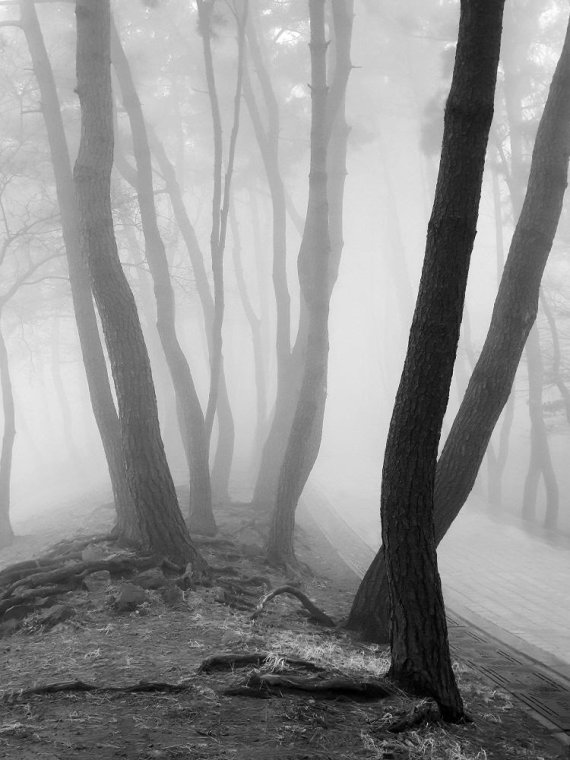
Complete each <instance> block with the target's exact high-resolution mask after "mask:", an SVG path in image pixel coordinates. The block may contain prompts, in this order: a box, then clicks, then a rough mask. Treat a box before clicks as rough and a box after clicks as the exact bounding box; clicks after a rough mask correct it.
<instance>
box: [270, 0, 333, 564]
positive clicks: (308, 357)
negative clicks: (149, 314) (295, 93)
mask: <svg viewBox="0 0 570 760" xmlns="http://www.w3.org/2000/svg"><path fill="white" fill-rule="evenodd" d="M309 15H310V24H311V41H310V50H311V103H312V110H311V164H310V173H309V200H308V206H307V218H306V222H305V229H304V231H303V239H302V242H301V248H300V250H299V257H298V263H297V266H298V270H299V283H300V286H301V294H302V298H303V302H304V307H305V309H306V315H307V327H308V329H307V351H306V354H305V360H304V367H303V377H302V384H301V391H300V394H299V400H298V402H297V405H296V408H295V414H294V417H293V424H292V427H291V433H290V435H289V439H288V441H287V448H286V450H285V456H284V459H283V465H282V467H281V472H280V475H279V483H278V487H277V499H276V503H275V510H274V512H273V520H272V524H271V528H270V532H269V538H268V544H267V557H268V559H269V561H270V562H272V563H278V564H290V563H293V562H294V561H295V552H294V549H293V533H294V525H295V510H296V507H297V503H298V501H299V498H300V496H301V493H302V490H303V488H304V486H305V483H306V481H307V478H308V476H309V473H310V471H311V468H312V466H313V464H314V462H315V459H316V456H317V453H318V445H317V446H315V441H316V440H317V438H318V443H320V436H321V432H322V424H323V414H324V407H325V399H326V391H327V367H328V350H329V340H328V315H329V301H330V287H329V272H330V269H329V268H330V239H329V229H328V201H327V137H328V136H327V78H326V50H327V42H326V39H325V20H324V0H310V2H309ZM315 431H317V437H315Z"/></svg>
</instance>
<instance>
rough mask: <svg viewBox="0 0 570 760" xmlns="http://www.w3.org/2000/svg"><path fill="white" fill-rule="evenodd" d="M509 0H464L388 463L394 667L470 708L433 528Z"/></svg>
mask: <svg viewBox="0 0 570 760" xmlns="http://www.w3.org/2000/svg"><path fill="white" fill-rule="evenodd" d="M502 14H503V3H502V2H496V0H472V1H470V0H463V2H462V3H461V15H460V21H459V35H458V40H457V49H456V57H455V67H454V71H453V78H452V82H451V89H450V93H449V98H448V100H447V104H446V108H445V120H444V133H443V144H442V153H441V159H440V167H439V174H438V180H437V186H436V194H435V199H434V205H433V210H432V214H431V218H430V221H429V224H428V234H427V242H426V252H425V258H424V265H423V271H422V277H421V281H420V287H419V292H418V298H417V302H416V308H415V312H414V318H413V321H412V327H411V330H410V339H409V343H408V350H407V354H406V359H405V362H404V369H403V371H402V377H401V380H400V385H399V388H398V392H397V395H396V401H395V404H394V411H393V414H392V420H391V423H390V428H389V432H388V440H387V443H386V453H385V456H384V466H383V470H382V493H381V516H382V543H383V546H384V556H385V558H386V574H387V578H388V591H389V596H390V602H391V616H390V621H391V625H390V643H391V652H392V664H391V667H390V676H391V677H392V678H393V679H394V680H395V681H396V682H398V683H399V684H401V685H402V686H403V687H404V688H406V689H409V690H411V691H413V692H415V693H418V694H421V695H429V696H432V697H434V698H435V699H436V700H437V702H438V704H439V705H440V708H441V711H442V715H443V717H444V718H445V719H446V720H450V721H457V720H460V719H462V717H463V704H462V701H461V696H460V694H459V690H458V688H457V684H456V683H455V677H454V674H453V670H452V667H451V657H450V653H449V644H448V637H447V624H446V619H445V610H444V604H443V595H442V591H441V581H440V578H439V573H438V568H437V556H436V543H435V535H434V517H433V514H434V486H435V474H436V462H437V452H438V445H439V438H440V434H441V426H442V422H443V417H444V415H445V409H446V406H447V400H448V397H449V389H450V384H451V378H452V374H453V364H454V361H455V356H456V351H457V344H458V341H459V331H460V326H461V317H462V313H463V305H464V299H465V289H466V285H467V274H468V271H469V262H470V257H471V251H472V249H473V243H474V240H475V234H476V226H477V217H478V211H479V200H480V194H481V184H482V179H483V170H484V165H485V152H486V146H487V139H488V135H489V129H490V126H491V120H492V116H493V101H494V93H495V83H496V76H497V66H498V63H499V51H500V42H501V29H502Z"/></svg>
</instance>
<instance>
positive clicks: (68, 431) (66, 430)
mask: <svg viewBox="0 0 570 760" xmlns="http://www.w3.org/2000/svg"><path fill="white" fill-rule="evenodd" d="M59 349H60V331H59V317H58V316H55V317H54V318H53V320H52V333H51V377H52V380H53V386H54V389H55V393H56V396H57V400H58V401H59V407H60V409H61V420H62V423H63V437H64V444H65V447H66V448H67V451H68V454H69V459H70V461H71V462H73V464H74V465H75V466H76V467H78V468H79V467H81V457H80V456H79V451H78V449H77V444H76V443H75V438H74V435H73V424H72V421H71V410H70V408H69V401H68V399H67V394H66V392H65V388H64V385H63V380H62V378H61V353H60V350H59Z"/></svg>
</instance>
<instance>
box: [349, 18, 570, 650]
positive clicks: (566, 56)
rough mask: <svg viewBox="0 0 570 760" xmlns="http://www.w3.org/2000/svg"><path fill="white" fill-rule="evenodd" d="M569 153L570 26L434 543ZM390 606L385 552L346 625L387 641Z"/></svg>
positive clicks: (457, 428) (533, 298) (482, 442)
mask: <svg viewBox="0 0 570 760" xmlns="http://www.w3.org/2000/svg"><path fill="white" fill-rule="evenodd" d="M569 153H570V36H569V33H568V31H567V33H566V40H565V43H564V48H563V50H562V54H561V57H560V61H559V62H558V66H557V67H556V72H555V74H554V77H553V80H552V84H551V87H550V91H549V94H548V98H547V101H546V105H545V108H544V113H543V115H542V118H541V120H540V125H539V128H538V133H537V136H536V141H535V146H534V151H533V157H532V164H531V170H530V177H529V182H528V188H527V192H526V197H525V201H524V204H523V208H522V212H521V215H520V218H519V220H518V222H517V225H516V228H515V232H514V234H513V239H512V241H511V246H510V250H509V255H508V257H507V262H506V264H505V270H504V272H503V276H502V278H501V285H500V287H499V292H498V294H497V298H496V300H495V306H494V309H493V315H492V318H491V325H490V327H489V331H488V333H487V337H486V339H485V343H484V345H483V349H482V351H481V354H480V356H479V359H478V361H477V364H476V366H475V369H474V371H473V374H472V376H471V380H470V381H469V385H468V387H467V391H466V394H465V397H464V399H463V402H462V404H461V406H460V408H459V411H458V412H457V415H456V416H455V420H454V422H453V425H452V427H451V430H450V432H449V435H448V437H447V440H446V442H445V446H444V448H443V451H442V453H441V456H440V457H439V461H438V463H437V471H436V479H435V494H434V505H435V514H434V518H435V540H436V543H439V542H440V541H441V539H442V538H443V536H444V535H445V534H446V532H447V530H448V529H449V527H450V526H451V524H452V523H453V521H454V519H455V518H456V517H457V515H458V514H459V512H460V511H461V508H462V506H463V505H464V504H465V501H466V500H467V497H468V496H469V493H470V492H471V489H472V487H473V484H474V482H475V478H476V477H477V472H478V470H479V467H480V465H481V462H482V460H483V457H484V455H485V450H486V448H487V444H488V442H489V439H490V437H491V434H492V432H493V428H494V427H495V424H496V422H497V420H498V418H499V416H500V414H501V412H502V410H503V408H504V406H505V403H506V401H507V399H508V397H509V393H510V391H511V387H512V384H513V380H514V377H515V373H516V371H517V367H518V364H519V361H520V358H521V355H522V352H523V349H524V345H525V342H526V339H527V336H528V333H529V331H530V329H531V327H532V325H533V323H534V321H535V319H536V312H537V305H538V294H539V289H540V281H541V278H542V274H543V271H544V267H545V266H546V262H547V260H548V255H549V253H550V250H551V247H552V242H553V239H554V235H555V233H556V228H557V226H558V220H559V218H560V212H561V210H562V202H563V199H564V193H565V190H566V177H567V172H568V157H569ZM389 609H390V607H389V599H388V596H387V594H386V564H385V561H384V553H383V550H382V549H380V551H379V552H378V554H377V555H376V557H375V558H374V560H373V562H372V565H371V567H370V568H369V570H368V572H367V573H366V575H365V577H364V579H363V581H362V583H361V584H360V587H359V589H358V592H357V594H356V597H355V599H354V602H353V605H352V609H351V612H350V616H349V620H348V622H347V627H348V628H349V629H351V630H355V631H357V632H359V634H360V635H361V636H362V637H363V638H366V639H368V640H370V641H377V642H381V643H384V642H386V641H387V633H388V630H387V629H388V618H389Z"/></svg>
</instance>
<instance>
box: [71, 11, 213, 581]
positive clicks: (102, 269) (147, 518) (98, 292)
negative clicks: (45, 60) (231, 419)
mask: <svg viewBox="0 0 570 760" xmlns="http://www.w3.org/2000/svg"><path fill="white" fill-rule="evenodd" d="M76 18H77V92H78V95H79V102H80V106H81V139H80V144H79V153H78V156H77V160H76V163H75V168H74V181H75V189H76V194H77V204H78V210H79V234H80V242H81V250H82V253H83V255H84V256H85V258H86V260H87V262H88V265H89V271H90V274H91V281H92V285H93V293H94V296H95V300H96V303H97V306H98V308H99V313H100V315H101V322H102V325H103V332H104V335H105V340H106V343H107V350H108V353H109V359H110V362H111V370H112V373H113V380H114V383H115V391H116V394H117V401H118V407H119V419H120V423H121V437H122V445H123V455H124V459H125V464H126V474H127V482H128V485H129V490H130V492H131V495H132V497H133V501H134V506H135V510H136V517H137V520H138V527H139V532H140V543H141V544H142V546H143V548H145V549H146V550H149V551H152V552H154V553H156V554H161V555H164V556H167V557H169V558H171V559H172V560H173V561H175V562H178V563H186V562H191V563H192V564H193V566H194V567H195V568H196V569H200V570H205V568H206V565H205V562H204V560H203V559H202V557H201V556H200V554H199V552H198V551H197V550H196V548H195V547H194V545H193V544H192V542H191V540H190V537H189V535H188V530H187V528H186V525H185V523H184V520H183V519H182V515H181V513H180V509H179V507H178V501H177V498H176V491H175V489H174V483H173V481H172V476H171V474H170V470H169V468H168V463H167V461H166V456H165V453H164V446H163V444H162V439H161V437H160V427H159V421H158V411H157V406H156V397H155V393H154V387H153V383H152V375H151V370H150V362H149V359H148V354H147V351H146V346H145V343H144V339H143V334H142V330H141V325H140V322H139V318H138V314H137V310H136V306H135V301H134V298H133V294H132V292H131V290H130V288H129V285H128V282H127V279H126V277H125V274H124V272H123V269H122V267H121V263H120V261H119V256H118V252H117V244H116V240H115V235H114V230H113V216H112V211H111V199H110V187H111V170H112V166H113V96H112V91H111V70H110V65H111V60H110V29H111V13H110V8H109V0H96V2H93V0H77V4H76Z"/></svg>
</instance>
